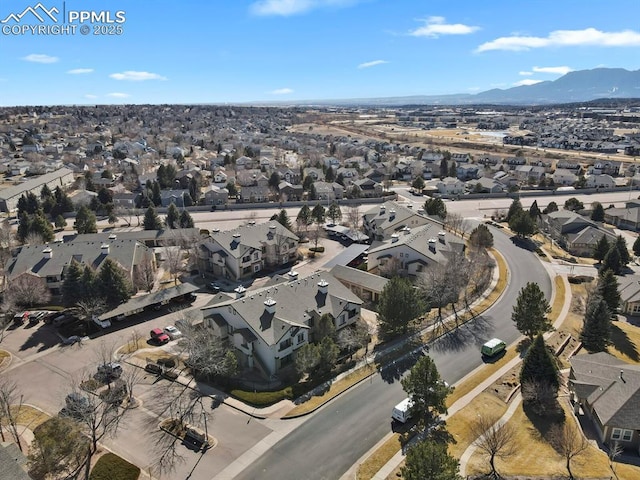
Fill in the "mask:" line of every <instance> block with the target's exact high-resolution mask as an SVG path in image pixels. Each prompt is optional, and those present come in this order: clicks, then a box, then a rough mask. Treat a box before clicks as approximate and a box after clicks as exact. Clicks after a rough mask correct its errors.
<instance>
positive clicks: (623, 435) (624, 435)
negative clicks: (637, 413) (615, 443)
mask: <svg viewBox="0 0 640 480" xmlns="http://www.w3.org/2000/svg"><path fill="white" fill-rule="evenodd" d="M632 437H633V430H627V429H622V428H614V429H613V431H612V432H611V440H622V441H623V442H630V441H631V438H632Z"/></svg>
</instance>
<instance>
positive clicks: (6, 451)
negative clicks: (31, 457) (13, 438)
mask: <svg viewBox="0 0 640 480" xmlns="http://www.w3.org/2000/svg"><path fill="white" fill-rule="evenodd" d="M26 464H27V458H26V457H25V455H24V454H23V453H22V452H21V451H20V449H19V448H18V446H17V445H16V444H15V443H8V442H7V443H0V472H3V473H2V475H3V477H4V478H10V479H11V480H30V479H31V477H30V476H29V475H28V474H27V472H26V470H25V469H24V467H25V466H26Z"/></svg>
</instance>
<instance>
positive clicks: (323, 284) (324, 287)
mask: <svg viewBox="0 0 640 480" xmlns="http://www.w3.org/2000/svg"><path fill="white" fill-rule="evenodd" d="M318 291H319V292H320V293H322V294H323V295H326V294H327V293H328V292H329V282H327V281H326V280H325V279H323V278H322V279H320V281H319V282H318Z"/></svg>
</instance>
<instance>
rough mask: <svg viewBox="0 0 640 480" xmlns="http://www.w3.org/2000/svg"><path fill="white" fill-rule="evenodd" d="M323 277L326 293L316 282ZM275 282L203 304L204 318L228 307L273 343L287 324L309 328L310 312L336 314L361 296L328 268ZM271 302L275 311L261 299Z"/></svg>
mask: <svg viewBox="0 0 640 480" xmlns="http://www.w3.org/2000/svg"><path fill="white" fill-rule="evenodd" d="M322 280H324V281H325V282H326V283H327V284H328V285H327V293H326V294H323V293H321V292H320V287H319V285H318V283H320V282H321V281H322ZM276 282H279V283H271V284H270V285H269V286H266V287H263V288H261V289H258V290H251V291H248V292H246V296H244V297H242V298H237V299H233V300H229V301H227V302H222V303H219V304H217V305H215V306H206V307H204V308H203V309H202V310H203V314H204V316H205V317H206V318H208V317H211V316H212V315H213V314H215V313H219V311H220V309H221V308H231V309H232V311H234V312H235V314H236V315H239V316H240V317H241V318H242V319H243V321H244V323H245V324H246V325H247V327H248V328H249V329H250V331H251V332H252V333H253V334H254V335H256V336H257V337H260V338H261V339H262V340H263V341H264V342H265V343H266V344H267V345H275V344H276V343H278V342H279V341H280V339H281V338H282V337H283V336H284V335H285V334H286V333H287V332H288V331H289V329H291V328H295V327H298V328H305V329H307V328H309V321H310V320H311V318H312V317H313V316H314V315H317V316H321V315H324V314H325V313H329V314H331V315H332V316H333V317H334V318H337V317H338V316H339V315H340V314H341V313H342V312H343V311H344V309H345V307H346V306H347V304H348V303H351V304H357V305H361V304H362V300H360V298H358V297H357V296H356V295H355V294H354V293H352V292H351V290H349V289H348V288H347V287H345V286H344V285H343V284H342V283H340V282H339V281H338V280H337V279H336V278H335V277H334V276H332V275H331V274H330V273H329V272H315V273H313V274H311V275H309V276H307V277H304V278H297V279H294V280H291V279H288V278H284V277H279V278H278V279H277V280H276ZM267 299H272V300H273V301H274V302H275V313H273V314H270V313H269V312H268V311H267V310H266V305H265V302H266V301H267Z"/></svg>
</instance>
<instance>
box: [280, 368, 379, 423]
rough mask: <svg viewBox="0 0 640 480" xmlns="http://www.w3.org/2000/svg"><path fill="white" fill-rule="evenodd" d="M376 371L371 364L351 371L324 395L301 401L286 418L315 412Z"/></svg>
mask: <svg viewBox="0 0 640 480" xmlns="http://www.w3.org/2000/svg"><path fill="white" fill-rule="evenodd" d="M376 371H377V369H376V366H375V365H371V364H370V365H367V366H366V367H362V368H359V369H358V370H356V371H354V372H352V373H350V374H349V375H347V376H345V377H344V378H342V379H340V380H338V381H337V382H333V383H332V384H331V387H330V388H329V390H327V391H326V392H325V393H323V394H322V395H318V396H316V397H311V398H310V399H309V400H307V401H306V402H304V403H301V404H300V405H297V406H296V407H294V408H293V409H292V410H290V411H289V412H287V414H286V415H285V416H284V418H288V417H295V416H298V415H304V414H305V413H310V412H313V411H314V410H315V409H316V408H318V407H319V406H321V405H322V404H324V403H326V402H328V401H329V400H331V399H332V398H333V397H335V396H337V395H340V394H341V393H342V392H344V391H345V390H347V389H348V388H349V387H351V386H353V385H355V384H356V383H358V382H359V381H361V380H364V379H365V378H367V377H368V376H369V375H372V374H374V373H375V372H376Z"/></svg>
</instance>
